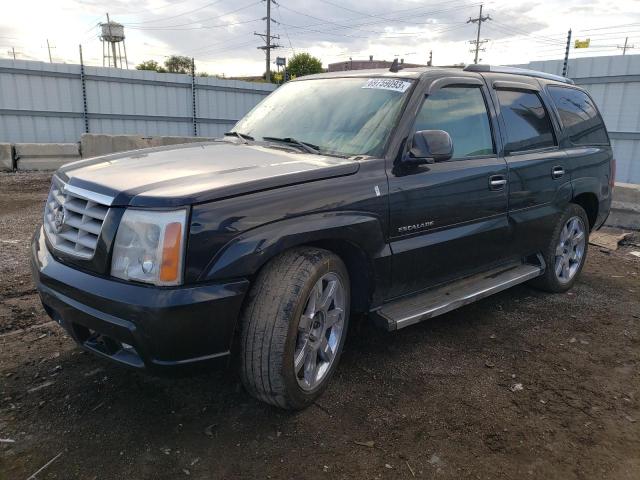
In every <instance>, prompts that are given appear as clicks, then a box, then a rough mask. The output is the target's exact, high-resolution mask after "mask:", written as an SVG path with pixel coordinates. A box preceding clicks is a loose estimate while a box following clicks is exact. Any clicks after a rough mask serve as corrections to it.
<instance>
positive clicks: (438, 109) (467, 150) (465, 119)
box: [415, 87, 493, 158]
mask: <svg viewBox="0 0 640 480" xmlns="http://www.w3.org/2000/svg"><path fill="white" fill-rule="evenodd" d="M419 130H444V131H445V132H447V133H448V134H449V135H451V139H452V140H453V156H454V158H463V157H470V156H474V155H490V154H492V153H493V140H492V136H491V127H490V125H489V114H488V113H487V106H486V105H485V103H484V98H483V96H482V91H481V90H480V89H479V88H458V87H450V88H442V89H440V90H437V91H436V92H435V93H433V94H432V95H429V96H428V97H427V99H426V100H425V102H424V104H423V105H422V109H421V110H420V113H418V118H417V120H416V128H415V131H419Z"/></svg>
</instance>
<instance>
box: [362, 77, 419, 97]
mask: <svg viewBox="0 0 640 480" xmlns="http://www.w3.org/2000/svg"><path fill="white" fill-rule="evenodd" d="M410 86H411V82H408V81H406V80H398V79H397V78H370V79H369V80H367V83H366V84H364V85H363V87H362V88H375V89H378V90H393V91H394V92H400V93H404V92H406V91H407V88H409V87H410Z"/></svg>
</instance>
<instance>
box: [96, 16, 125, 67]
mask: <svg viewBox="0 0 640 480" xmlns="http://www.w3.org/2000/svg"><path fill="white" fill-rule="evenodd" d="M100 29H101V32H100V40H102V66H103V67H104V66H105V60H106V64H107V65H106V66H107V67H111V66H113V67H115V68H123V59H124V65H125V66H126V68H127V69H128V68H129V62H128V61H127V46H126V45H125V43H124V26H122V24H120V23H117V22H112V21H111V20H109V16H108V15H107V23H101V24H100ZM120 44H122V50H123V51H124V57H123V56H122V51H121V50H120Z"/></svg>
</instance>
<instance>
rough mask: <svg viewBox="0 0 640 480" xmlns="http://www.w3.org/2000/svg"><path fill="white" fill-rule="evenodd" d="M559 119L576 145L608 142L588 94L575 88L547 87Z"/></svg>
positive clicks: (600, 119) (600, 120)
mask: <svg viewBox="0 0 640 480" xmlns="http://www.w3.org/2000/svg"><path fill="white" fill-rule="evenodd" d="M549 93H550V94H551V98H552V99H553V103H555V104H556V107H557V108H558V113H559V114H560V121H561V122H562V126H563V127H564V128H565V129H566V131H567V135H568V136H569V139H570V140H571V142H572V143H574V144H576V145H593V144H603V143H604V144H608V143H609V140H608V138H607V132H606V130H605V128H604V123H603V122H602V118H601V117H600V114H599V113H598V110H597V109H596V106H595V105H594V104H593V100H591V99H590V98H589V96H588V95H587V94H586V93H584V92H582V91H580V90H576V89H575V88H562V87H549Z"/></svg>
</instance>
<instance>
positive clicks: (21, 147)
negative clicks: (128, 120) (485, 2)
mask: <svg viewBox="0 0 640 480" xmlns="http://www.w3.org/2000/svg"><path fill="white" fill-rule="evenodd" d="M211 140H213V138H204V137H165V136H157V137H142V136H138V135H101V134H84V135H82V138H81V140H80V143H17V144H15V145H11V144H9V143H0V170H5V171H7V170H14V169H18V170H56V169H57V168H59V167H60V166H61V165H64V164H65V163H69V162H74V161H76V160H80V159H81V158H91V157H96V156H100V155H107V154H109V153H116V152H126V151H129V150H138V149H141V148H148V147H158V146H164V145H177V144H181V143H192V142H207V141H211ZM606 225H607V226H611V227H620V228H625V229H634V230H640V185H636V184H625V183H616V188H615V190H614V192H613V203H612V206H611V214H610V215H609V218H608V219H607V222H606Z"/></svg>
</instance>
